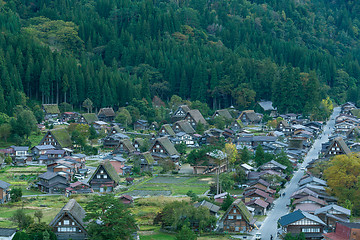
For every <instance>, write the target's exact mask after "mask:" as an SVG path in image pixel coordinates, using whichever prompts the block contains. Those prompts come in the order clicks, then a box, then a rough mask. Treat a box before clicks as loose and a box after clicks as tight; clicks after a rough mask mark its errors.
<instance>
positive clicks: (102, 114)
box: [97, 108, 115, 122]
mask: <svg viewBox="0 0 360 240" xmlns="http://www.w3.org/2000/svg"><path fill="white" fill-rule="evenodd" d="M97 117H98V119H99V120H100V121H104V122H112V121H114V119H115V112H114V109H112V108H101V109H100V111H99V113H98V115H97Z"/></svg>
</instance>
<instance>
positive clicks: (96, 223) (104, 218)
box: [85, 194, 137, 240]
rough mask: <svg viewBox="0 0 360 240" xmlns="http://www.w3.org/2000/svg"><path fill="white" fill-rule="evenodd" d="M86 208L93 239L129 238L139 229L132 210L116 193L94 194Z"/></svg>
mask: <svg viewBox="0 0 360 240" xmlns="http://www.w3.org/2000/svg"><path fill="white" fill-rule="evenodd" d="M85 209H86V212H87V214H86V217H85V221H90V220H91V221H90V222H89V224H88V225H87V227H86V228H87V231H88V233H89V235H90V236H91V239H99V240H101V239H128V238H129V237H130V236H131V234H132V233H134V232H135V231H136V229H137V226H136V222H135V219H134V217H133V216H132V215H131V213H130V211H129V210H128V209H127V208H126V206H125V205H124V204H123V203H121V202H120V201H119V199H117V198H115V197H114V195H111V194H106V195H103V196H93V197H92V199H91V200H90V201H89V203H88V204H87V205H86V208H85Z"/></svg>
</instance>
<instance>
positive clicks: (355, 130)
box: [346, 127, 360, 140]
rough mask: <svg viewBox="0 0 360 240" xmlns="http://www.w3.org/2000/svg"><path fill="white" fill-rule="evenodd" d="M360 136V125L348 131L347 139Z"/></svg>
mask: <svg viewBox="0 0 360 240" xmlns="http://www.w3.org/2000/svg"><path fill="white" fill-rule="evenodd" d="M359 138H360V128H359V127H352V128H351V129H349V131H347V132H346V139H347V140H356V139H359Z"/></svg>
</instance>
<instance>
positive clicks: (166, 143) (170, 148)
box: [154, 137, 180, 156]
mask: <svg viewBox="0 0 360 240" xmlns="http://www.w3.org/2000/svg"><path fill="white" fill-rule="evenodd" d="M158 143H159V144H160V145H161V146H163V147H164V149H165V151H166V152H167V153H168V154H169V155H170V156H173V155H180V154H179V153H178V151H177V150H176V148H175V146H174V144H172V143H171V142H170V140H169V139H168V138H167V137H161V138H157V139H156V140H155V142H154V145H156V144H158Z"/></svg>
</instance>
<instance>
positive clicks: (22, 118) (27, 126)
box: [10, 110, 37, 138]
mask: <svg viewBox="0 0 360 240" xmlns="http://www.w3.org/2000/svg"><path fill="white" fill-rule="evenodd" d="M36 123H37V121H36V118H35V116H34V114H33V112H32V111H30V110H21V111H20V112H19V113H18V114H17V117H16V120H15V119H12V120H11V122H10V124H11V127H12V130H13V133H14V134H17V135H19V136H20V137H24V136H25V137H26V138H28V137H29V136H30V134H31V133H32V132H34V131H35V130H36V129H37V126H36Z"/></svg>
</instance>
